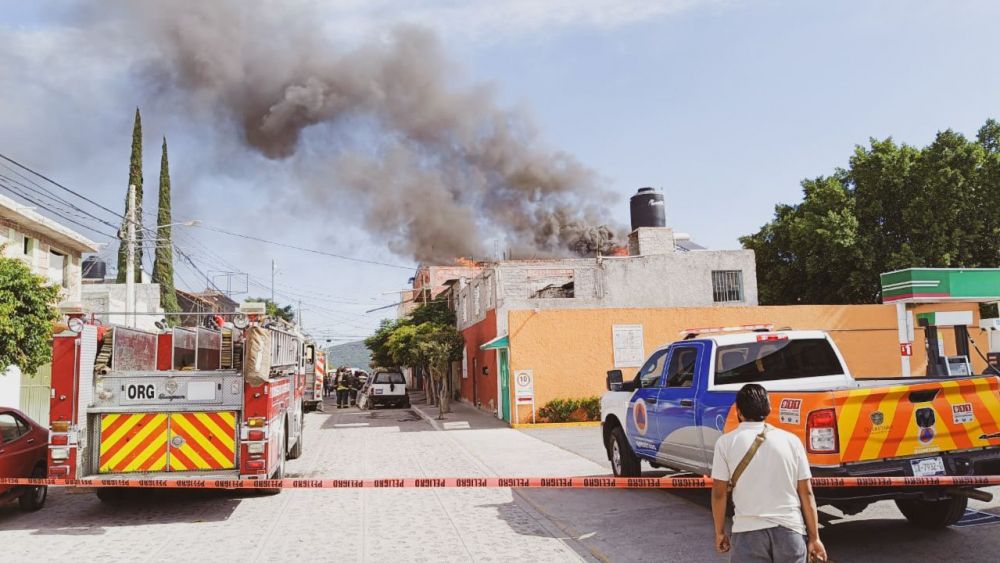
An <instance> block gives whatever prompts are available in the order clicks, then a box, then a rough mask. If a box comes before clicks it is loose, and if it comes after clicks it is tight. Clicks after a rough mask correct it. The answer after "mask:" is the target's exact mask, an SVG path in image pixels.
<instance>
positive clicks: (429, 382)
mask: <svg viewBox="0 0 1000 563" xmlns="http://www.w3.org/2000/svg"><path fill="white" fill-rule="evenodd" d="M421 372H422V374H423V375H424V395H426V397H427V404H428V405H430V406H432V407H433V406H434V405H436V404H437V403H438V401H437V399H438V397H437V390H436V388H435V386H434V376H433V374H431V372H430V370H427V369H425V368H421Z"/></svg>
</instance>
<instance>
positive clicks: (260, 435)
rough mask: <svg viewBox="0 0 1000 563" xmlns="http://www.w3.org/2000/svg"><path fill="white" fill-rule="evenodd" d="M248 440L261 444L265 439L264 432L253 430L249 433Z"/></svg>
mask: <svg viewBox="0 0 1000 563" xmlns="http://www.w3.org/2000/svg"><path fill="white" fill-rule="evenodd" d="M247 439H248V440H253V441H254V442H259V441H261V440H263V439H264V431H263V430H251V431H250V432H248V433H247Z"/></svg>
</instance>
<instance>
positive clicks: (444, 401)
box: [441, 385, 451, 413]
mask: <svg viewBox="0 0 1000 563" xmlns="http://www.w3.org/2000/svg"><path fill="white" fill-rule="evenodd" d="M441 412H442V413H450V412H451V392H450V391H448V386H447V385H442V386H441Z"/></svg>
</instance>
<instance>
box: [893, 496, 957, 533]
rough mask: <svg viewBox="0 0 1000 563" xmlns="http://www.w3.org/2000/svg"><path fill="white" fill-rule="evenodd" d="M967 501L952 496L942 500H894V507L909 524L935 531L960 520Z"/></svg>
mask: <svg viewBox="0 0 1000 563" xmlns="http://www.w3.org/2000/svg"><path fill="white" fill-rule="evenodd" d="M968 504H969V499H968V498H967V497H962V496H953V497H949V498H946V499H942V500H923V499H896V507H897V508H899V511H900V512H902V513H903V516H905V517H906V519H907V520H909V521H910V524H913V525H914V526H917V527H919V528H928V529H937V528H945V527H947V526H951V525H952V524H954V523H955V522H958V521H959V520H961V519H962V516H964V515H965V508H966V507H967V506H968Z"/></svg>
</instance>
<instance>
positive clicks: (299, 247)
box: [195, 225, 413, 271]
mask: <svg viewBox="0 0 1000 563" xmlns="http://www.w3.org/2000/svg"><path fill="white" fill-rule="evenodd" d="M195 226H196V227H198V228H200V229H205V230H208V231H214V232H216V233H222V234H224V235H229V236H233V237H239V238H244V239H247V240H254V241H257V242H263V243H265V244H272V245H274V246H281V247H284V248H291V249H292V250H300V251H302V252H311V253H313V254H319V255H321V256H329V257H331V258H339V259H340V260H348V261H351V262H361V263H363V264H373V265H375V266H385V267H387V268H399V269H401V270H407V271H412V270H413V266H403V265H400V264H390V263H388V262H379V261H377V260H366V259H364V258H355V257H353V256H344V255H343V254H335V253H333V252H326V251H324V250H316V249H315V248H305V247H303V246H296V245H294V244H287V243H284V242H277V241H273V240H267V239H263V238H260V237H255V236H253V235H245V234H242V233H234V232H232V231H227V230H225V229H219V228H217V227H209V226H207V225H195Z"/></svg>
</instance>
